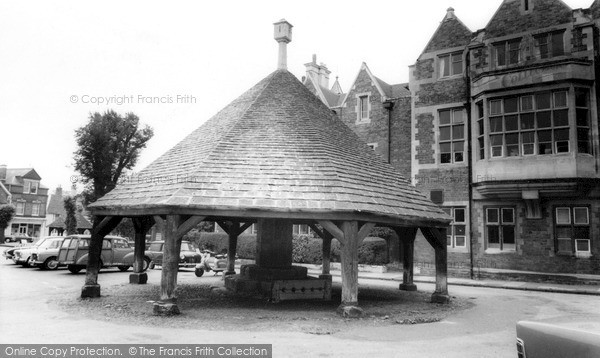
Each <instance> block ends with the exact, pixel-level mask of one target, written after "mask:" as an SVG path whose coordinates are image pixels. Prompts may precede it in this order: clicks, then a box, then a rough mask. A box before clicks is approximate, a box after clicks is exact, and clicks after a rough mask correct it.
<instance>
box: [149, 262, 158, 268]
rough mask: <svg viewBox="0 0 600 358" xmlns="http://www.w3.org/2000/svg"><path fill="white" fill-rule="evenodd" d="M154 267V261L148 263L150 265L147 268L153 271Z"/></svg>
mask: <svg viewBox="0 0 600 358" xmlns="http://www.w3.org/2000/svg"><path fill="white" fill-rule="evenodd" d="M155 267H156V265H155V264H154V261H150V263H149V264H148V268H149V269H150V270H154V268H155Z"/></svg>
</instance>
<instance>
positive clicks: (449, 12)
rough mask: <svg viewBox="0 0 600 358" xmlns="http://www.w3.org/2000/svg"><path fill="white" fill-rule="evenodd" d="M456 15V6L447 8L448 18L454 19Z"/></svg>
mask: <svg viewBox="0 0 600 358" xmlns="http://www.w3.org/2000/svg"><path fill="white" fill-rule="evenodd" d="M455 17H456V16H455V15H454V8H453V7H449V8H448V9H447V10H446V18H447V19H454V18H455Z"/></svg>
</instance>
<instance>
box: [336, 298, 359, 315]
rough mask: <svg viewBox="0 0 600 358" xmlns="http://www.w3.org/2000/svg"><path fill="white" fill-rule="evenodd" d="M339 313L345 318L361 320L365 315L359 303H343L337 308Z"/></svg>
mask: <svg viewBox="0 0 600 358" xmlns="http://www.w3.org/2000/svg"><path fill="white" fill-rule="evenodd" d="M337 313H338V314H339V315H341V316H342V317H345V318H360V317H362V316H363V315H364V313H365V312H364V311H363V309H362V308H360V307H358V302H355V303H342V304H341V305H339V306H338V308H337Z"/></svg>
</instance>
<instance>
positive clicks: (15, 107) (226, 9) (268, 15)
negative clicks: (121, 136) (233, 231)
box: [0, 0, 592, 191]
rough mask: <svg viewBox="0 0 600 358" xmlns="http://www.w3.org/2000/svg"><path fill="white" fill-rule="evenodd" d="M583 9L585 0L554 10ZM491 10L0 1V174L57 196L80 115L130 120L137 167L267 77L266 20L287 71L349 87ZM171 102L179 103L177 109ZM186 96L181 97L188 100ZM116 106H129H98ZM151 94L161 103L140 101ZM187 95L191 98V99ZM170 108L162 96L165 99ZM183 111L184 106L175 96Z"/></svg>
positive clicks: (435, 0)
mask: <svg viewBox="0 0 600 358" xmlns="http://www.w3.org/2000/svg"><path fill="white" fill-rule="evenodd" d="M565 2H566V3H567V4H568V5H569V6H571V8H573V9H576V8H582V7H583V8H587V7H589V6H590V4H591V3H592V0H566V1H565ZM500 4H501V0H486V1H474V0H422V1H400V0H371V1H367V2H365V1H323V0H320V1H315V0H303V1H282V0H278V1H256V0H255V1H241V0H240V1H238V0H231V1H220V2H217V1H211V2H208V1H207V2H200V1H194V2H192V1H169V2H167V1H163V2H160V3H159V2H149V1H128V2H121V1H102V2H93V3H90V2H82V1H69V2H66V1H63V2H58V1H52V2H50V1H19V2H16V1H10V2H9V1H4V2H2V3H0V124H1V125H0V164H6V165H7V166H8V167H9V168H21V167H33V168H35V169H36V170H37V172H38V173H39V174H40V176H41V177H42V184H43V185H45V186H46V187H49V188H50V189H51V190H52V191H54V188H56V187H57V186H58V185H61V186H62V187H63V188H69V187H70V182H71V176H72V175H75V174H76V173H75V172H74V171H73V168H72V165H73V152H74V151H75V144H74V137H73V133H74V130H75V129H76V128H78V127H81V126H83V125H84V124H85V123H86V122H87V120H88V117H89V114H90V113H92V112H104V111H106V110H108V109H114V110H115V111H117V112H119V113H121V114H125V113H127V112H133V113H135V114H137V115H138V116H139V117H140V119H141V121H142V122H143V123H146V124H149V125H150V126H152V127H153V128H154V131H155V135H154V138H153V139H152V140H151V142H150V143H149V146H148V147H147V148H146V149H145V150H144V151H143V154H142V156H141V158H140V160H139V162H138V165H137V166H136V168H135V171H139V170H141V169H143V168H144V167H145V166H147V165H148V164H149V163H151V162H152V161H153V160H155V159H156V158H157V157H158V156H160V155H161V154H162V153H164V152H165V151H167V150H168V149H169V148H171V147H172V146H174V145H175V144H177V142H179V141H180V140H181V139H183V138H184V137H185V136H186V135H187V134H189V133H190V132H191V131H193V130H194V129H196V128H197V127H199V126H200V125H201V124H202V123H203V122H204V121H205V120H207V119H208V118H210V117H212V116H213V115H214V114H215V113H217V112H218V111H219V110H220V109H221V108H223V107H224V106H226V105H227V104H228V103H229V102H231V101H232V100H233V99H235V98H236V97H237V96H239V95H240V94H242V93H243V92H244V91H245V90H247V89H249V88H250V87H252V86H253V85H254V84H256V83H257V82H258V81H260V80H261V79H262V78H264V77H266V76H267V75H268V74H270V73H271V72H273V71H274V70H275V69H276V65H277V43H276V42H275V40H273V23H274V22H276V21H278V20H279V19H281V18H285V19H286V20H288V21H289V22H290V23H291V24H292V25H293V26H294V28H293V39H292V42H291V43H290V44H289V45H288V69H289V71H291V72H292V73H293V74H295V75H296V76H297V77H298V78H299V79H300V78H301V77H302V76H303V75H304V73H305V67H304V63H307V62H310V61H311V58H312V54H316V55H317V61H318V62H323V63H325V64H326V65H327V66H328V68H329V69H330V70H331V71H332V73H331V83H333V81H334V80H335V77H336V76H339V81H340V83H341V85H342V88H343V89H344V91H347V90H348V87H349V86H350V85H351V83H352V81H353V80H354V78H355V77H356V75H357V73H358V70H359V68H360V65H361V63H362V62H366V63H367V65H368V66H369V68H370V69H371V71H372V72H373V73H374V74H375V75H376V76H377V77H379V78H381V79H382V80H384V81H386V82H387V83H389V84H395V83H402V82H408V66H409V65H411V64H414V62H415V61H416V59H417V57H418V56H419V54H420V53H421V51H422V50H423V49H424V48H425V45H426V44H427V42H428V40H429V38H430V37H431V36H432V35H433V33H434V31H435V30H436V28H437V27H438V25H439V23H440V21H441V20H442V19H443V18H444V16H445V14H446V9H447V8H448V7H450V6H452V7H453V8H454V9H455V14H456V16H458V18H459V19H461V20H462V22H463V23H464V24H465V25H466V26H467V27H469V29H470V30H472V31H475V30H477V29H480V28H483V27H485V25H486V24H487V22H488V21H489V20H490V18H491V17H492V15H493V14H494V12H495V11H496V9H497V8H498V6H499V5H500ZM178 96H180V97H179V99H180V100H181V101H180V103H177V102H178ZM186 96H187V97H186ZM125 97H127V98H128V99H129V100H128V101H127V102H128V103H122V104H116V103H112V104H110V105H107V104H99V103H97V102H99V101H101V100H102V99H104V100H106V98H108V99H110V98H112V101H117V100H119V98H121V100H122V99H123V98H125ZM145 97H162V98H163V101H167V102H169V101H172V103H156V101H152V100H150V102H152V103H148V100H147V99H146V98H145ZM192 97H193V99H192ZM169 99H170V100H169ZM186 99H187V100H188V103H185V100H186Z"/></svg>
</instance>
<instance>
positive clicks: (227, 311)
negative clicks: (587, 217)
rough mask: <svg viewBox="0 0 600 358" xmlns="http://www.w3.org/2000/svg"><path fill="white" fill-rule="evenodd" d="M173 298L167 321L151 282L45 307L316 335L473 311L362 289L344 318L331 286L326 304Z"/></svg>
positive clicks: (190, 287) (218, 286) (215, 288)
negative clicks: (356, 313) (356, 312)
mask: <svg viewBox="0 0 600 358" xmlns="http://www.w3.org/2000/svg"><path fill="white" fill-rule="evenodd" d="M176 293H177V297H178V306H179V308H180V310H181V312H182V313H181V314H180V315H178V316H171V317H162V316H154V315H153V314H152V308H153V306H152V303H153V302H154V300H156V299H157V298H158V297H159V285H158V284H150V283H149V284H146V285H130V284H118V285H112V286H102V297H100V298H97V299H77V300H73V296H72V295H70V294H68V295H62V296H61V297H58V298H54V299H53V300H52V302H50V303H51V304H54V305H57V306H58V307H59V308H60V309H62V310H64V311H66V312H68V313H72V314H76V315H79V316H83V317H88V318H92V319H97V320H104V321H108V322H113V323H118V322H126V323H127V324H135V325H147V326H160V327H177V328H202V327H206V329H215V330H249V331H288V332H304V333H311V334H318V335H327V334H334V333H336V332H339V331H341V330H344V329H351V328H360V327H365V326H366V327H373V326H385V325H397V324H421V323H428V322H437V321H440V320H442V319H444V318H445V317H447V316H449V315H452V314H454V313H456V312H458V311H462V310H465V309H468V308H470V307H472V306H473V303H472V302H471V300H470V299H466V298H460V297H452V301H451V303H450V304H448V305H440V304H433V303H430V297H431V293H430V292H418V291H417V292H406V291H400V290H398V289H397V288H396V289H392V288H389V287H381V286H371V285H364V284H361V286H360V291H359V304H360V306H361V307H362V308H363V309H364V310H365V313H366V314H365V316H364V317H363V318H360V319H345V318H342V317H341V316H339V315H338V314H337V313H336V308H337V306H338V305H339V302H340V297H341V285H340V284H339V283H337V284H336V283H334V284H333V290H332V300H331V301H329V302H323V301H308V300H307V301H282V302H280V303H277V304H273V303H270V302H268V301H266V300H264V299H259V298H254V297H242V296H237V295H234V294H232V293H230V292H228V291H227V290H226V289H225V288H224V287H223V283H222V281H220V280H210V281H208V280H205V281H202V282H196V283H180V284H179V285H178V286H177V290H176ZM73 294H75V292H74V293H73Z"/></svg>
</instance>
